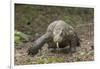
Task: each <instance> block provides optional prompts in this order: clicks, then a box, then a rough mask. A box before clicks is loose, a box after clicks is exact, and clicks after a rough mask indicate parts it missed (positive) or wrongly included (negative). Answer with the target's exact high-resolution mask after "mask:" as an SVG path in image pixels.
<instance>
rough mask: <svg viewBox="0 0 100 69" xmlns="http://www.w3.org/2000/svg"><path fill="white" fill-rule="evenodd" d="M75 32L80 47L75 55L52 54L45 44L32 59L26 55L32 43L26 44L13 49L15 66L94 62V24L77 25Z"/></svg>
mask: <svg viewBox="0 0 100 69" xmlns="http://www.w3.org/2000/svg"><path fill="white" fill-rule="evenodd" d="M75 30H76V31H77V33H78V36H79V38H80V39H81V47H78V48H77V50H76V52H75V53H72V54H70V52H69V53H67V52H66V53H62V52H55V53H52V52H50V51H49V50H48V48H47V47H48V45H47V44H45V45H44V46H43V48H42V50H41V51H39V52H38V54H36V55H35V56H34V57H32V56H30V55H27V50H28V48H29V47H30V45H31V44H32V43H33V42H32V41H29V42H26V43H24V44H23V45H22V47H21V48H19V49H17V48H16V49H15V57H14V58H15V65H29V64H48V63H66V62H80V61H93V60H94V24H93V23H88V24H79V25H78V26H77V27H76V28H75Z"/></svg>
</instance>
